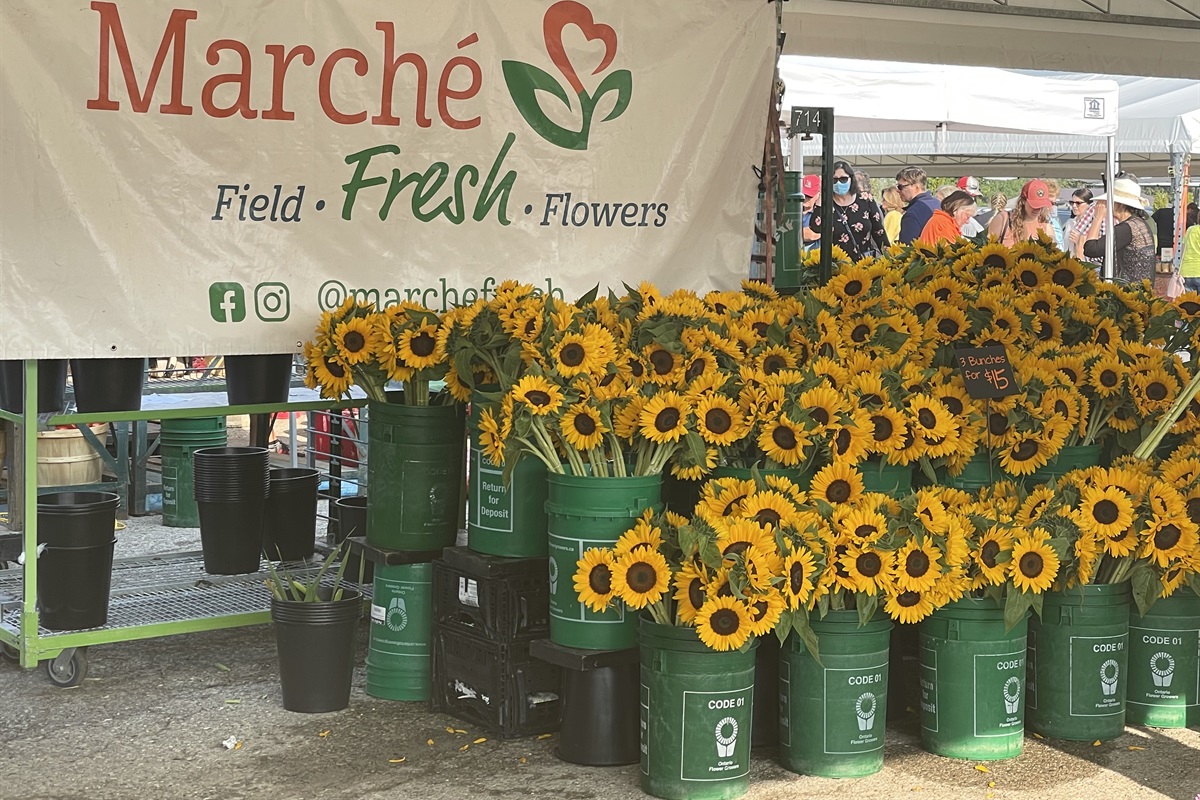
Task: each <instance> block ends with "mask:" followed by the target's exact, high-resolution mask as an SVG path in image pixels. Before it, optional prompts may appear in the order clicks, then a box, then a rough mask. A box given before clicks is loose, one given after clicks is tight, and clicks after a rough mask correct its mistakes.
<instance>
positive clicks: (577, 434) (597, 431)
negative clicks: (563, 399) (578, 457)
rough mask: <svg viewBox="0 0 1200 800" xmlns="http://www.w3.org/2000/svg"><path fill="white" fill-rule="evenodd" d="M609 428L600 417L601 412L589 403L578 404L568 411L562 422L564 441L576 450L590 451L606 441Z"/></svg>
mask: <svg viewBox="0 0 1200 800" xmlns="http://www.w3.org/2000/svg"><path fill="white" fill-rule="evenodd" d="M606 433H608V428H606V427H605V425H604V422H603V421H602V420H601V417H600V410H599V409H596V408H592V407H591V406H589V405H588V404H587V403H576V404H575V405H573V406H571V407H570V408H568V409H567V413H566V414H564V415H563V420H562V437H563V440H564V441H565V442H566V443H567V444H569V445H571V447H574V448H575V449H576V450H590V449H591V448H593V447H598V446H599V445H600V443H601V442H603V441H604V434H606Z"/></svg>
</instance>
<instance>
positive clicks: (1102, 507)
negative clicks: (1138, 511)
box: [1092, 499, 1120, 525]
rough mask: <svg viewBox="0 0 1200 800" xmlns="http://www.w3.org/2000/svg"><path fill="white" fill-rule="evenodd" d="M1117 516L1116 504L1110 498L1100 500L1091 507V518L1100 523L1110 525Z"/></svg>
mask: <svg viewBox="0 0 1200 800" xmlns="http://www.w3.org/2000/svg"><path fill="white" fill-rule="evenodd" d="M1119 516H1120V511H1119V509H1118V508H1117V504H1116V503H1114V502H1113V501H1112V500H1107V499H1106V500H1101V501H1100V502H1099V503H1096V505H1095V506H1094V507H1093V508H1092V518H1093V519H1095V520H1096V522H1099V523H1100V524H1101V525H1112V524H1113V523H1114V522H1116V521H1117V517H1119Z"/></svg>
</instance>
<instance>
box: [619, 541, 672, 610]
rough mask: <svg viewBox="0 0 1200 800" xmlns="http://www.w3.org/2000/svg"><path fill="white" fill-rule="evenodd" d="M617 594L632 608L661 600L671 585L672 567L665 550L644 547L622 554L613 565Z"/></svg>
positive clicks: (643, 606)
mask: <svg viewBox="0 0 1200 800" xmlns="http://www.w3.org/2000/svg"><path fill="white" fill-rule="evenodd" d="M612 574H613V586H614V588H615V590H616V593H617V596H618V597H620V598H621V600H622V601H623V602H624V603H625V605H627V606H629V607H630V608H635V609H637V608H645V607H646V606H648V605H650V604H651V603H657V602H658V601H659V600H660V599H661V598H662V596H663V595H664V594H666V592H667V589H668V587H670V585H671V568H670V567H668V566H667V560H666V559H665V558H663V555H662V553H660V552H658V551H657V550H652V549H650V548H648V547H640V548H637V549H635V550H631V551H629V552H628V553H625V554H624V555H622V556H620V557H619V558H617V560H616V564H615V565H614V566H613V569H612Z"/></svg>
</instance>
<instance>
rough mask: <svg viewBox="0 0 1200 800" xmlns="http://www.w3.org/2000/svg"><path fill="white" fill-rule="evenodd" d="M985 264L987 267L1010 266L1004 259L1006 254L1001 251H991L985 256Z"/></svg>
mask: <svg viewBox="0 0 1200 800" xmlns="http://www.w3.org/2000/svg"><path fill="white" fill-rule="evenodd" d="M983 265H984V266H985V267H1005V266H1008V265H1007V264H1006V263H1005V261H1004V256H1002V255H1000V254H999V253H991V254H990V255H987V256H984V259H983Z"/></svg>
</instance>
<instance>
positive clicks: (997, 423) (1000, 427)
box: [988, 412, 1008, 436]
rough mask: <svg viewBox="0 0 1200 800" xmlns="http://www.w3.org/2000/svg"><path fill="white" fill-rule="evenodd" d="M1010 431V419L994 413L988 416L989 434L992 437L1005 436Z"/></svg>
mask: <svg viewBox="0 0 1200 800" xmlns="http://www.w3.org/2000/svg"><path fill="white" fill-rule="evenodd" d="M1007 430H1008V417H1007V416H1005V415H1004V414H997V413H994V412H993V413H992V414H990V415H988V433H990V434H991V435H992V436H1003V435H1004V433H1005V431H1007Z"/></svg>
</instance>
